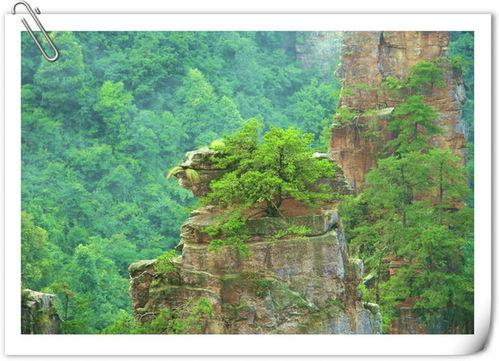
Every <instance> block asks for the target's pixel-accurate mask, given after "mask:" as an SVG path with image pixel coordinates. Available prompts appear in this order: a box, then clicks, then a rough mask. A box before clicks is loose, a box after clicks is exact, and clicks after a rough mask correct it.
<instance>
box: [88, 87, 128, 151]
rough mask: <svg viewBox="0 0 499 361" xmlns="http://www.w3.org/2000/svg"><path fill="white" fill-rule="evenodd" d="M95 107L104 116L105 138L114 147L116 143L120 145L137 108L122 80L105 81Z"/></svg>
mask: <svg viewBox="0 0 499 361" xmlns="http://www.w3.org/2000/svg"><path fill="white" fill-rule="evenodd" d="M94 109H95V111H96V112H98V113H99V114H100V115H101V116H102V119H103V122H104V124H103V125H104V128H103V130H102V132H103V134H104V139H106V140H107V141H108V142H109V143H110V144H112V146H113V148H115V145H118V146H120V145H121V144H120V142H122V141H123V138H124V135H125V131H126V128H127V126H128V124H129V122H130V118H131V116H132V114H133V112H134V110H135V106H134V105H133V96H132V94H131V93H129V92H127V91H126V90H125V85H124V84H123V83H122V82H117V83H113V82H111V81H105V82H104V83H103V84H102V87H101V88H100V91H99V95H98V101H97V103H96V104H95V106H94Z"/></svg>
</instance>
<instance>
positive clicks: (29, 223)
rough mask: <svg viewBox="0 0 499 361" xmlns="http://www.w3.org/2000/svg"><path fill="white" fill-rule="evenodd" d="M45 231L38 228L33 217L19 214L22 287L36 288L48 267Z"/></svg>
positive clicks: (27, 214)
mask: <svg viewBox="0 0 499 361" xmlns="http://www.w3.org/2000/svg"><path fill="white" fill-rule="evenodd" d="M46 243H47V231H46V230H44V229H43V228H41V227H38V226H37V225H36V224H35V223H34V221H33V216H32V215H30V214H29V213H27V212H22V213H21V268H22V272H21V282H22V284H23V287H26V288H35V289H36V288H38V287H39V284H40V280H41V279H42V276H43V273H44V272H46V271H47V269H48V268H49V267H50V259H49V253H48V249H47V245H46Z"/></svg>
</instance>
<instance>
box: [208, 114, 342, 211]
mask: <svg viewBox="0 0 499 361" xmlns="http://www.w3.org/2000/svg"><path fill="white" fill-rule="evenodd" d="M261 128H262V126H261V125H260V124H259V123H258V121H255V120H253V121H251V122H249V123H248V124H247V125H246V126H244V127H243V128H242V129H241V130H240V131H238V132H236V133H235V134H233V135H230V136H227V137H225V139H224V141H223V142H221V143H220V144H218V145H215V146H212V147H213V148H214V149H215V150H217V151H218V152H219V157H218V159H219V160H218V162H219V164H221V165H225V166H228V167H229V171H228V172H227V173H226V174H224V175H223V176H222V178H221V179H219V180H215V181H213V182H212V183H211V191H210V192H209V193H208V194H207V195H206V197H205V202H208V203H215V204H219V205H222V206H225V207H228V206H239V207H241V208H255V207H259V206H261V205H263V208H264V210H265V212H266V213H267V214H268V215H269V216H278V215H279V214H280V213H279V208H280V207H281V205H282V202H283V201H284V199H286V198H293V199H295V200H298V201H301V202H303V203H305V204H307V205H313V204H315V203H317V202H320V201H325V200H328V199H330V198H331V196H332V194H331V189H330V188H328V187H327V186H325V185H324V187H321V186H314V187H313V185H314V183H315V182H317V180H319V179H320V178H325V177H331V176H332V175H333V167H332V165H331V162H330V161H329V160H327V159H317V158H314V157H313V149H312V147H311V144H312V141H313V134H310V133H303V132H302V131H300V130H299V129H297V128H293V127H291V128H288V129H282V128H276V127H273V128H271V129H270V130H269V131H268V132H266V133H265V134H264V135H263V139H262V140H260V139H259V138H258V131H259V130H260V129H261ZM236 149H238V150H236Z"/></svg>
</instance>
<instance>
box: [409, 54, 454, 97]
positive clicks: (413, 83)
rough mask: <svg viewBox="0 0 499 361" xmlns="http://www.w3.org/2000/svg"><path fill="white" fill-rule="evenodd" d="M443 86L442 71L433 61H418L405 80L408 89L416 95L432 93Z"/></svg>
mask: <svg viewBox="0 0 499 361" xmlns="http://www.w3.org/2000/svg"><path fill="white" fill-rule="evenodd" d="M444 84H445V81H444V71H443V69H442V67H441V66H439V65H438V64H437V63H436V62H435V61H420V62H419V63H417V64H415V65H414V66H413V67H412V68H411V70H410V73H409V77H408V78H407V85H408V86H409V88H410V89H412V90H413V91H415V92H418V93H425V92H428V91H432V90H433V88H435V87H442V86H443V85H444Z"/></svg>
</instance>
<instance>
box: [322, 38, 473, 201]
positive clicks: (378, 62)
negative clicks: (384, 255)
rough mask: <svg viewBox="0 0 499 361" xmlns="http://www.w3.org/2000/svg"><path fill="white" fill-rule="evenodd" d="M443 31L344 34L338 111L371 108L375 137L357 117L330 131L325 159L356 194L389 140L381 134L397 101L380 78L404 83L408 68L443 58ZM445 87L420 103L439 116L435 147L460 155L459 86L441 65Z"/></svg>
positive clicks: (463, 146) (462, 136)
mask: <svg viewBox="0 0 499 361" xmlns="http://www.w3.org/2000/svg"><path fill="white" fill-rule="evenodd" d="M448 44H449V33H448V32H388V31H379V32H348V33H345V35H344V38H343V47H342V51H341V66H340V68H339V69H338V72H337V75H338V76H339V77H340V78H341V81H342V89H343V91H342V95H341V98H340V103H339V106H340V107H346V108H349V109H351V110H352V111H354V112H356V113H362V112H366V111H369V110H373V109H377V110H378V111H380V112H382V113H383V116H382V117H380V120H379V123H378V125H377V126H378V127H379V128H381V135H380V137H379V138H376V139H373V138H372V137H369V134H368V131H369V130H368V128H369V127H368V122H369V119H363V118H362V117H359V118H358V119H356V121H355V122H354V123H355V124H348V125H345V126H341V127H335V128H334V129H333V131H332V137H331V143H330V155H331V157H332V158H333V159H334V160H335V161H336V162H337V163H338V164H339V166H340V167H341V168H342V169H343V172H344V174H345V176H346V178H347V179H348V181H349V182H350V184H351V185H352V187H353V188H354V190H355V191H356V192H358V191H359V190H360V189H362V186H363V184H364V181H365V176H366V174H367V172H368V171H369V170H370V169H372V168H373V167H374V166H375V164H376V160H377V158H378V156H379V152H380V151H381V150H382V149H383V145H384V143H385V142H386V141H387V140H388V139H390V138H391V137H392V135H391V134H390V133H389V132H388V131H387V130H386V125H387V122H388V121H389V118H390V111H391V109H392V108H393V107H395V106H397V104H399V103H400V101H401V99H400V97H396V96H394V95H393V93H390V92H389V91H383V90H382V87H381V85H382V82H383V79H386V78H387V77H388V76H392V77H396V78H398V79H404V78H405V77H407V75H408V73H409V71H410V68H411V67H412V66H413V65H415V64H416V63H418V62H420V61H424V60H434V59H437V58H440V57H446V56H447V47H448ZM443 68H444V78H445V84H444V86H443V87H435V88H434V89H433V90H432V92H431V94H427V96H426V97H425V102H426V103H427V104H428V105H431V106H434V107H435V108H436V109H437V110H438V112H439V118H438V123H439V125H440V126H441V127H442V128H443V134H442V135H439V136H437V137H435V138H434V142H435V144H436V145H438V146H441V147H449V148H451V149H452V150H453V151H454V152H455V153H456V154H458V155H459V156H461V157H463V159H464V156H465V149H466V141H465V127H464V123H463V121H462V118H461V110H460V109H461V103H462V101H463V99H464V95H463V94H464V88H463V85H462V83H461V82H460V79H458V78H457V77H456V76H455V75H454V74H453V72H452V70H451V69H450V66H449V65H448V64H447V63H445V62H443Z"/></svg>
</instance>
